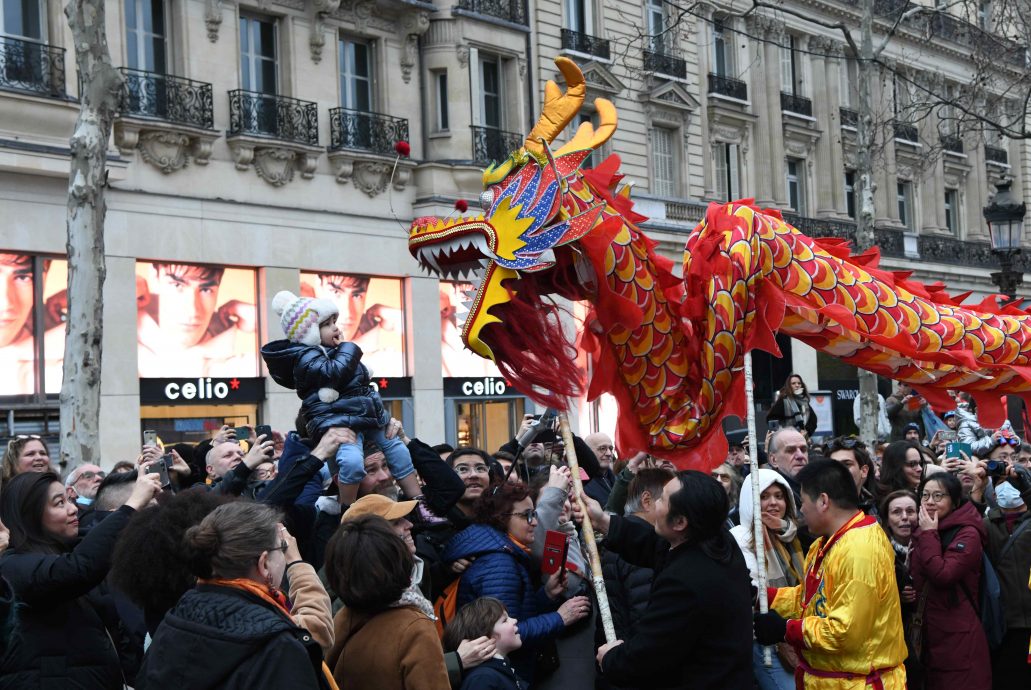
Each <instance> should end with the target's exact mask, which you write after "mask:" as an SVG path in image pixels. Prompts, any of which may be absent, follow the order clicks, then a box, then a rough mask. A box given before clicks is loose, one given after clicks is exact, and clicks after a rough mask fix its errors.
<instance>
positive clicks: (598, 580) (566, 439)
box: [558, 412, 616, 642]
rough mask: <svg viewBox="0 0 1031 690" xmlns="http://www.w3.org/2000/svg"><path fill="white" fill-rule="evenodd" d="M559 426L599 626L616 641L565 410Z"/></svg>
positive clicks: (592, 527)
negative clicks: (582, 519) (582, 495)
mask: <svg viewBox="0 0 1031 690" xmlns="http://www.w3.org/2000/svg"><path fill="white" fill-rule="evenodd" d="M558 423H559V428H560V429H561V432H562V443H563V445H564V446H565V452H566V464H567V465H569V473H570V474H571V475H572V476H573V489H574V490H573V495H574V496H575V497H576V502H577V503H579V504H580V514H581V515H583V516H584V523H583V530H582V531H583V543H584V547H586V551H587V562H588V564H589V565H590V567H591V581H592V582H593V583H594V593H595V594H596V595H597V596H598V614H599V615H600V616H601V626H602V628H603V629H604V630H605V641H606V642H615V641H616V627H615V626H614V625H613V624H612V609H610V608H609V597H608V595H607V594H606V593H605V578H604V576H603V575H602V572H601V558H600V557H599V556H598V544H597V543H596V542H595V541H594V525H592V524H591V516H590V515H588V513H587V506H585V505H584V502H583V499H582V498H581V494H582V493H583V490H584V486H583V482H582V481H580V463H578V462H577V461H576V448H574V447H573V432H572V431H571V430H570V429H569V418H568V417H566V413H565V412H560V413H559V415H558Z"/></svg>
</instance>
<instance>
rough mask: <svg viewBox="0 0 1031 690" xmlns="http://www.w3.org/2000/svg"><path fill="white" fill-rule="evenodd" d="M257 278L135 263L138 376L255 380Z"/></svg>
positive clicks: (240, 272)
mask: <svg viewBox="0 0 1031 690" xmlns="http://www.w3.org/2000/svg"><path fill="white" fill-rule="evenodd" d="M255 277H256V276H255V272H254V271H252V270H249V269H242V268H222V267H221V266H207V265H201V264H176V263H162V262H142V261H141V262H137V264H136V306H137V339H138V341H139V375H140V376H141V377H143V378H175V377H191V376H218V377H226V376H256V375H257V310H256V308H255V301H256V294H257V290H256V286H255Z"/></svg>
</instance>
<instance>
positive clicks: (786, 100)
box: [780, 91, 813, 117]
mask: <svg viewBox="0 0 1031 690" xmlns="http://www.w3.org/2000/svg"><path fill="white" fill-rule="evenodd" d="M780 109H781V110H786V111H787V112H789V113H797V114H798V115H807V116H808V117H812V116H813V102H812V101H811V100H809V99H808V98H806V97H805V96H799V95H798V94H795V93H784V92H783V91H781V92H780Z"/></svg>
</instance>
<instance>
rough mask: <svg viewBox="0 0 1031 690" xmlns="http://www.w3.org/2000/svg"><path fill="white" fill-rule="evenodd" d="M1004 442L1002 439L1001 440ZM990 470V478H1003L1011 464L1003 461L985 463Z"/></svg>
mask: <svg viewBox="0 0 1031 690" xmlns="http://www.w3.org/2000/svg"><path fill="white" fill-rule="evenodd" d="M999 440H1000V441H1001V440H1002V439H1001V438H1000V439H999ZM985 464H986V466H987V470H988V476H989V477H992V478H1001V477H1005V476H1006V469H1007V468H1008V467H1009V464H1008V463H1006V462H1003V461H1002V460H989V461H988V462H987V463H985Z"/></svg>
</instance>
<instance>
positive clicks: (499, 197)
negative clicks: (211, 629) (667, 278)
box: [408, 57, 616, 385]
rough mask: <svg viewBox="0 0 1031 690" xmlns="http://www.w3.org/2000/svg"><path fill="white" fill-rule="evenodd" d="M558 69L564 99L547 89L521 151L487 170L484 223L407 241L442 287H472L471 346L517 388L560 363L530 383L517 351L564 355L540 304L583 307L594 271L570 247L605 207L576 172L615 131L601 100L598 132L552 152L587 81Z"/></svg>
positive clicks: (463, 221) (421, 229) (426, 231)
mask: <svg viewBox="0 0 1031 690" xmlns="http://www.w3.org/2000/svg"><path fill="white" fill-rule="evenodd" d="M555 63H556V64H557V65H558V68H559V70H560V71H561V72H562V74H563V75H564V77H565V80H566V85H567V89H566V91H565V92H562V90H561V89H560V88H559V87H558V86H557V85H556V84H555V82H553V81H549V82H548V83H547V85H546V87H545V97H544V107H543V112H542V115H541V117H540V120H539V121H538V122H537V124H536V126H534V128H533V130H532V131H531V132H530V134H529V135H527V137H526V141H525V143H524V145H523V147H522V148H520V149H519V150H517V151H514V152H512V153H511V155H510V156H509V157H508V158H507V159H506V160H504V161H503V162H501V163H499V164H495V165H491V166H490V167H489V168H487V170H486V171H484V173H483V187H484V191H483V193H482V194H481V195H480V206H481V208H482V209H483V214H482V215H478V216H476V217H458V218H448V219H441V218H435V217H422V218H417V219H415V221H414V222H413V223H412V226H411V229H410V230H409V238H408V248H409V251H411V253H412V256H414V257H415V258H416V259H417V260H418V261H419V263H420V264H421V265H422V266H423V268H425V269H427V270H429V271H431V272H433V273H436V274H437V275H439V276H441V277H443V278H452V279H454V278H464V279H469V280H471V281H472V283H473V290H472V292H470V293H468V294H467V296H468V297H469V298H470V302H469V303H468V305H467V306H468V316H467V318H466V321H465V323H464V324H463V325H462V340H463V342H464V343H465V345H466V346H467V347H468V348H469V349H471V350H472V351H473V352H475V353H476V354H478V355H480V356H481V357H484V358H487V359H491V360H494V361H495V362H497V363H498V365H499V366H500V367H501V369H502V371H503V372H504V373H506V375H513V374H516V375H515V376H513V378H514V379H516V380H523V381H527V380H528V381H529V382H530V383H533V384H537V385H541V384H542V382H543V381H547V380H548V379H547V375H546V374H545V372H546V371H547V369H548V368H549V367H550V366H553V365H554V364H555V362H551V363H547V362H545V361H542V360H535V363H536V365H537V366H538V367H539V369H540V373H542V374H545V375H544V379H543V381H539V380H534V379H535V378H537V377H535V376H533V375H532V373H531V375H530V376H528V377H527V376H525V374H526V370H527V368H529V369H531V370H532V369H533V368H534V365H533V363H530V364H529V365H528V363H527V362H525V361H520V366H519V367H518V368H519V369H520V370H521V373H522V374H524V375H518V374H519V373H520V372H513V371H512V370H511V369H513V368H514V367H513V356H514V357H515V360H519V353H520V352H521V353H523V356H524V357H525V356H526V355H525V353H526V348H528V347H531V346H532V347H533V349H534V350H540V349H541V348H547V347H559V348H560V349H561V348H562V346H561V345H560V344H559V343H560V341H561V338H559V337H557V336H556V335H555V333H554V331H555V329H554V327H553V326H554V323H551V322H549V321H548V319H549V318H551V317H554V316H555V313H554V312H553V311H551V308H549V306H548V305H545V304H543V303H542V302H541V301H540V298H541V297H542V296H543V295H549V294H559V295H561V296H563V297H567V298H571V299H578V298H579V296H580V295H579V294H578V286H582V284H583V283H584V282H585V281H586V280H589V278H587V277H586V276H587V275H588V274H589V271H590V269H589V266H588V264H587V263H586V262H584V261H583V260H582V259H581V258H580V257H578V255H577V253H576V251H575V249H574V247H573V246H572V243H574V242H575V241H576V240H578V239H580V238H582V237H583V236H584V235H585V234H587V233H588V232H589V231H590V230H591V228H592V227H594V226H595V225H596V224H597V223H598V221H599V218H600V217H601V213H602V211H603V210H604V208H605V201H604V200H603V199H601V198H598V197H597V196H596V195H595V194H594V193H592V191H591V189H590V188H589V186H588V185H586V184H584V180H583V175H582V173H581V172H580V167H581V166H582V165H583V163H584V161H585V160H586V159H587V158H588V156H590V155H591V153H592V152H593V151H594V150H595V149H596V148H598V147H599V146H601V144H603V143H604V142H605V141H607V140H608V139H609V137H611V136H612V133H613V132H614V131H615V128H616V111H615V108H614V106H613V105H612V104H611V103H610V102H609V101H607V100H604V99H597V100H595V102H594V103H595V107H596V109H597V112H598V115H599V118H600V124H599V126H598V128H597V129H595V128H594V127H593V126H592V125H591V123H590V122H585V123H583V124H582V125H581V126H580V128H579V129H578V130H577V133H576V135H575V136H574V137H573V138H572V139H571V140H570V141H569V142H568V143H567V144H565V145H564V146H562V147H561V148H560V149H559V150H558V151H555V152H552V151H551V150H550V148H549V146H548V145H549V144H550V143H551V142H552V141H554V140H555V138H556V137H557V136H558V135H559V134H560V133H561V132H562V130H563V129H565V127H566V126H567V125H568V124H569V122H570V121H571V120H572V119H573V118H574V117H575V116H576V114H577V113H578V112H579V110H580V106H581V105H582V104H583V100H584V94H585V91H586V84H585V83H584V77H583V74H582V73H581V71H580V69H579V68H578V67H577V66H576V64H575V63H574V62H573V61H571V60H569V59H568V58H563V57H560V58H557V59H556V60H555ZM551 307H553V305H551ZM513 310H516V311H518V312H520V313H519V314H513V313H511V312H512V311H513ZM528 318H529V319H532V320H534V321H535V322H536V325H537V326H538V327H539V328H538V331H540V332H533V333H525V331H524V337H519V336H518V335H516V336H514V335H513V331H514V330H515V331H521V330H524V329H526V328H531V329H532V328H533V325H531V324H528V323H526V320H527V319H528ZM515 321H519V322H520V323H519V325H518V326H514V325H513V323H512V322H515ZM559 330H560V329H559ZM544 331H547V332H544ZM566 347H568V346H566ZM502 348H503V349H504V350H505V351H504V352H502ZM506 368H507V369H508V370H507V371H506ZM552 375H554V370H553V369H552Z"/></svg>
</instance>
